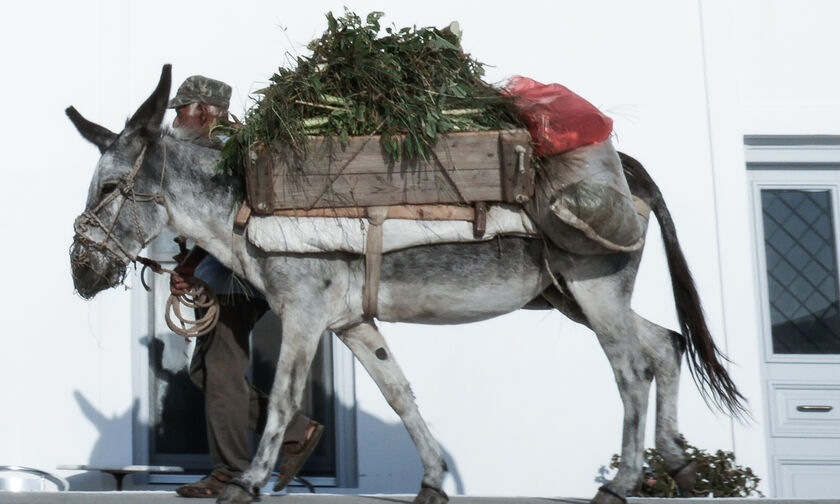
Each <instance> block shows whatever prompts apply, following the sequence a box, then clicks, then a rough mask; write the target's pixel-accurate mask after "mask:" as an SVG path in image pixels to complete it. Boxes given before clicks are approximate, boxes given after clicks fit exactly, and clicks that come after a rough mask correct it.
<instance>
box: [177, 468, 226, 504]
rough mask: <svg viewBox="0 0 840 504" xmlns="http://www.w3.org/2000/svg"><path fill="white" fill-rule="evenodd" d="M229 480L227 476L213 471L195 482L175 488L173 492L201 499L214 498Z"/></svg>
mask: <svg viewBox="0 0 840 504" xmlns="http://www.w3.org/2000/svg"><path fill="white" fill-rule="evenodd" d="M229 481H230V476H227V475H225V474H223V473H220V472H219V471H213V472H212V473H210V474H208V475H207V476H205V477H203V478H201V479H200V480H198V481H196V482H195V483H187V484H186V485H183V486H180V487H178V488H176V489H175V493H177V494H178V495H180V496H181V497H197V498H203V499H211V498H216V497H218V496H219V494H220V493H222V489H224V488H225V485H227V483H228V482H229Z"/></svg>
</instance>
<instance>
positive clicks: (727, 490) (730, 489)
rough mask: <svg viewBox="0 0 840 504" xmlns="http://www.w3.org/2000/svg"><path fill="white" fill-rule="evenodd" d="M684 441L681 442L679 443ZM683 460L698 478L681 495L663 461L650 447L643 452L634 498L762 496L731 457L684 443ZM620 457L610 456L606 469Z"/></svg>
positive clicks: (750, 476)
mask: <svg viewBox="0 0 840 504" xmlns="http://www.w3.org/2000/svg"><path fill="white" fill-rule="evenodd" d="M683 441H685V440H683ZM684 446H685V449H684V454H685V457H686V458H687V459H690V460H695V461H696V462H697V465H698V473H699V474H698V478H697V484H696V485H695V487H694V490H693V491H691V492H690V493H689V494H688V495H685V492H684V493H683V494H682V495H681V494H680V493H679V490H678V488H677V484H676V483H675V482H674V479H673V478H671V476H670V475H669V474H668V472H669V471H668V468H667V467H666V466H665V460H664V459H663V458H662V456H661V455H660V454H659V452H658V451H656V449H654V448H649V449H647V450H645V453H644V460H643V462H642V463H643V467H642V481H641V485H640V486H639V487H638V488H637V489H636V490H635V491H634V492H633V496H636V497H750V496H753V495H756V496H759V497H763V496H764V495H763V494H762V493H761V492H760V491H759V490H758V482H759V481H761V479H760V478H759V477H757V476H756V475H755V474H754V473H753V471H752V469H750V468H749V467H741V466H739V465H737V464H736V463H735V454H733V453H732V452H730V451H724V450H717V451H716V452H715V453H714V454H710V453H708V452H706V451H705V450H701V449H699V448H697V447H694V446H691V445H689V444H687V443H684ZM620 461H621V457H619V456H618V455H613V456H612V460H611V462H610V467H611V468H613V469H618V464H619V462H620Z"/></svg>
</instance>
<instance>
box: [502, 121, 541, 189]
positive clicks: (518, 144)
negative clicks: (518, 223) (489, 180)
mask: <svg viewBox="0 0 840 504" xmlns="http://www.w3.org/2000/svg"><path fill="white" fill-rule="evenodd" d="M499 149H500V150H501V156H500V157H501V171H502V188H503V189H502V194H503V195H504V201H506V202H508V203H525V202H526V201H528V199H530V198H531V196H533V194H534V167H533V166H531V152H532V149H531V136H530V134H529V133H528V132H527V131H524V130H511V131H502V132H500V133H499ZM523 150H524V152H523Z"/></svg>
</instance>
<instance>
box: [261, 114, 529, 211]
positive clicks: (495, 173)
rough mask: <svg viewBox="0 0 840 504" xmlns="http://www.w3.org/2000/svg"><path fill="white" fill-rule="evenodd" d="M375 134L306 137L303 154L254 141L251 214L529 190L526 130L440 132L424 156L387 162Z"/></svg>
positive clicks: (495, 198) (486, 197)
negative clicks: (345, 140) (344, 139)
mask: <svg viewBox="0 0 840 504" xmlns="http://www.w3.org/2000/svg"><path fill="white" fill-rule="evenodd" d="M379 140H380V137H379V136H364V137H351V138H350V140H349V142H348V144H347V146H346V147H342V146H341V143H340V142H339V141H338V140H337V139H329V138H324V137H310V144H309V149H308V150H307V155H306V157H305V158H304V157H301V156H299V155H297V154H295V153H294V151H293V150H292V149H291V148H290V147H289V146H288V145H286V144H282V143H277V144H273V145H271V146H265V145H259V144H257V145H255V146H254V147H252V149H251V152H250V155H249V157H250V160H249V163H248V164H247V166H246V181H247V189H248V200H249V203H250V206H251V208H252V209H253V211H254V213H257V214H270V213H272V212H274V211H275V210H286V209H302V210H309V209H314V208H337V207H368V206H381V205H401V204H445V203H473V202H499V201H502V202H511V203H513V202H523V201H525V200H527V198H530V197H531V196H532V195H533V191H534V189H533V188H534V171H533V167H532V166H531V162H530V161H531V137H530V135H529V134H528V132H527V131H526V130H507V131H485V132H473V133H455V134H451V135H447V136H445V137H441V139H440V140H439V141H438V143H437V145H436V146H435V148H434V150H433V151H432V154H431V156H430V160H429V161H428V162H426V161H423V160H418V159H411V160H406V159H402V160H400V161H394V160H393V158H392V157H391V156H390V155H389V154H387V153H386V152H385V150H384V149H383V148H382V146H381V145H380V142H379Z"/></svg>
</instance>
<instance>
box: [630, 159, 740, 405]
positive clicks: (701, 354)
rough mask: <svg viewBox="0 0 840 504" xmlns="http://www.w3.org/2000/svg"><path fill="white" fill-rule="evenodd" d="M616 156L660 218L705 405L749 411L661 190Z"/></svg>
mask: <svg viewBox="0 0 840 504" xmlns="http://www.w3.org/2000/svg"><path fill="white" fill-rule="evenodd" d="M619 155H620V157H621V164H622V166H623V167H624V172H625V175H626V177H627V182H628V184H629V185H630V189H631V191H632V193H633V194H635V195H636V196H638V197H641V198H642V199H644V200H645V201H646V202H647V204H648V205H650V207H651V210H653V213H654V215H656V220H657V221H659V227H660V230H661V233H662V241H663V242H664V243H665V254H666V257H667V260H668V269H669V271H670V273H671V287H672V289H673V291H674V300H675V302H676V305H677V317H678V319H679V323H680V329H681V332H682V336H683V344H684V345H685V349H686V354H687V359H686V360H687V362H688V369H689V371H690V372H691V376H692V378H693V379H694V382H695V383H696V384H697V388H698V389H700V393H701V395H702V396H703V399H704V400H705V401H706V403H707V404H709V403H711V404H714V405H715V406H716V407H717V408H718V409H719V410H721V411H723V412H729V413H730V414H732V415H734V416H736V417H741V416H743V415H744V414H748V413H747V409H746V407H745V403H746V399H745V398H744V396H743V395H741V393H740V392H739V391H738V388H737V387H736V386H735V383H734V382H733V381H732V378H730V376H729V373H728V372H727V371H726V367H725V366H724V365H723V362H729V359H728V358H727V357H726V356H724V355H723V353H722V352H721V351H720V349H719V348H718V347H717V345H715V342H714V340H713V339H712V335H711V333H710V331H709V327H708V326H707V325H706V318H705V316H704V314H703V307H702V305H701V304H700V296H699V294H698V293H697V287H696V286H695V284H694V279H693V278H692V276H691V271H689V269H688V263H687V262H686V260H685V256H684V255H683V251H682V248H681V247H680V242H679V240H678V239H677V230H676V227H675V226H674V221H673V219H671V212H669V211H668V207H667V206H666V205H665V200H664V198H663V197H662V192H660V190H659V187H658V186H657V185H656V183H655V182H654V181H653V179H652V178H651V177H650V174H648V172H647V170H645V169H644V167H643V166H642V164H641V163H640V162H639V161H637V160H636V159H634V158H632V157H630V156H628V155H626V154H624V153H619Z"/></svg>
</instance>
